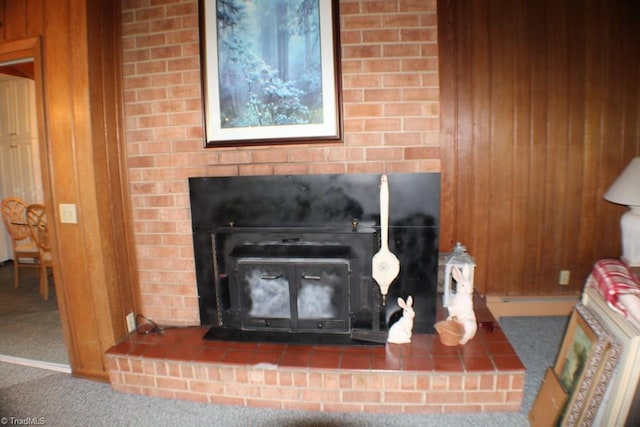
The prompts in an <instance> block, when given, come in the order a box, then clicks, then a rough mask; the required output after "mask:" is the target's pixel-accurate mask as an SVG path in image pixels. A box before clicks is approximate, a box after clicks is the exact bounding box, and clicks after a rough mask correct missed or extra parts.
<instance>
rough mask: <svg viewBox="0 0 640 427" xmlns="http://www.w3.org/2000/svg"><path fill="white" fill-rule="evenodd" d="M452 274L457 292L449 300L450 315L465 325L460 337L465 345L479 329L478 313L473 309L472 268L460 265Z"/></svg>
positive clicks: (452, 270) (461, 343)
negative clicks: (460, 267)
mask: <svg viewBox="0 0 640 427" xmlns="http://www.w3.org/2000/svg"><path fill="white" fill-rule="evenodd" d="M451 275H452V276H453V278H454V279H456V282H457V285H456V293H455V295H453V298H452V299H451V301H450V302H449V306H448V307H447V308H448V309H449V317H448V318H447V320H450V319H453V320H455V321H457V322H458V323H460V324H462V326H463V327H464V334H463V335H462V338H461V339H460V345H465V344H466V343H467V342H468V341H469V340H470V339H471V338H473V337H474V336H475V335H476V332H477V331H478V324H477V323H476V314H475V313H474V311H473V285H472V284H471V277H470V276H471V270H470V269H469V268H464V267H463V268H462V271H461V270H460V269H459V268H458V267H455V266H454V267H453V268H452V269H451Z"/></svg>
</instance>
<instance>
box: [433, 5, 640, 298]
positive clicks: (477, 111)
mask: <svg viewBox="0 0 640 427" xmlns="http://www.w3.org/2000/svg"><path fill="white" fill-rule="evenodd" d="M444 8H453V9H454V10H447V11H442V12H441V13H440V15H441V16H445V15H447V16H455V18H456V26H455V31H456V33H455V34H449V33H447V31H452V30H453V29H454V27H453V26H451V25H449V26H442V27H441V29H440V31H441V34H442V36H441V38H444V39H446V40H448V41H450V45H451V46H441V49H440V61H441V64H442V67H443V69H444V68H446V69H451V68H453V69H455V72H453V73H441V81H442V83H441V106H442V109H443V111H453V112H454V114H449V115H445V114H443V115H442V122H443V126H442V127H443V129H444V128H447V129H448V128H451V129H452V134H453V135H454V136H453V138H454V141H453V143H452V144H450V145H449V146H444V145H443V148H442V150H443V151H446V150H449V149H450V150H453V152H452V154H451V155H450V156H448V157H446V156H443V174H444V175H445V177H446V178H445V182H446V180H447V179H450V180H451V181H452V182H453V183H455V185H453V187H452V188H453V189H454V194H452V195H451V196H452V198H453V200H454V208H453V210H454V213H453V214H454V217H455V220H454V221H453V223H454V224H455V225H454V227H453V236H454V239H455V240H460V241H462V242H463V243H465V244H466V245H467V246H468V248H469V250H470V252H471V253H472V254H473V255H474V256H475V257H476V260H477V262H478V266H477V273H476V282H477V285H478V289H479V290H480V291H481V292H483V293H484V292H486V293H493V294H508V295H535V294H563V293H577V292H580V291H581V289H582V286H583V284H584V279H585V278H586V276H587V274H588V273H589V270H590V268H591V266H592V265H593V262H595V261H596V260H597V259H598V258H602V257H608V256H618V255H619V254H620V238H619V217H620V215H621V213H622V212H624V209H625V208H621V207H619V206H615V205H612V204H610V203H608V202H606V201H604V200H603V198H602V195H603V194H604V192H605V191H606V190H607V188H608V187H609V185H610V184H611V183H612V182H613V180H614V179H615V177H616V176H617V175H618V174H619V173H620V171H621V170H622V169H623V168H624V167H625V166H626V164H627V163H628V162H629V161H630V159H631V158H632V157H633V156H635V155H638V154H639V153H640V152H639V150H638V146H639V144H638V124H637V123H638V115H639V110H640V91H639V83H638V81H639V80H640V79H639V78H638V76H639V69H640V65H639V56H638V48H637V46H638V41H639V37H640V36H639V34H640V25H639V24H640V12H639V10H640V7H639V6H638V2H635V1H632V0H616V1H613V2H610V1H605V0H587V1H583V0H561V1H556V0H547V1H543V2H541V1H539V0H527V1H521V2H511V1H504V0H477V1H473V2H468V1H465V0H458V1H451V2H446V3H444V4H443V5H441V6H440V9H444ZM449 48H450V49H449ZM447 67H448V68H447ZM448 79H454V80H455V81H454V82H451V83H450V82H448V81H447V80H448ZM444 142H446V141H445V140H443V143H444ZM447 158H449V159H451V160H450V163H454V164H455V167H452V168H451V169H450V170H449V166H450V164H449V163H447V161H446V159H447ZM449 173H451V174H452V175H453V177H448V176H447V175H448V174H449ZM444 221H445V219H443V222H444ZM560 270H570V271H571V273H572V275H571V276H572V280H571V283H570V285H569V286H559V285H558V283H557V281H558V276H559V271H560Z"/></svg>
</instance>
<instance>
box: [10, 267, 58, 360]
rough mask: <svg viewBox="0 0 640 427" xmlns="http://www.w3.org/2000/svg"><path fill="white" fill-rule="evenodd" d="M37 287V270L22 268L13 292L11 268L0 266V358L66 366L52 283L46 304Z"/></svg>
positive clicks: (50, 283)
mask: <svg viewBox="0 0 640 427" xmlns="http://www.w3.org/2000/svg"><path fill="white" fill-rule="evenodd" d="M39 283H40V282H39V270H38V269H30V268H29V269H24V268H23V269H21V270H20V284H19V286H18V288H14V285H13V265H12V264H11V262H7V263H4V264H3V265H1V266H0V355H3V356H9V357H17V358H23V359H30V360H37V361H44V362H50V363H57V364H66V365H68V364H69V357H68V355H67V349H66V346H65V344H64V336H63V334H62V324H61V321H60V312H59V311H58V304H57V301H56V295H55V291H54V290H53V280H52V278H51V276H49V286H50V288H49V299H48V300H47V301H44V299H43V298H42V295H41V294H40V292H39Z"/></svg>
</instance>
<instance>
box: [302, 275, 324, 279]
mask: <svg viewBox="0 0 640 427" xmlns="http://www.w3.org/2000/svg"><path fill="white" fill-rule="evenodd" d="M302 278H303V279H306V280H320V276H309V275H308V274H303V275H302Z"/></svg>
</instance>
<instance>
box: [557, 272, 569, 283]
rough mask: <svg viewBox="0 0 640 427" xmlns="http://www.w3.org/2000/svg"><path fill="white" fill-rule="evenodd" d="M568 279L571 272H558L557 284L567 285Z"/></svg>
mask: <svg viewBox="0 0 640 427" xmlns="http://www.w3.org/2000/svg"><path fill="white" fill-rule="evenodd" d="M570 277H571V272H570V271H569V270H560V278H559V279H558V284H559V285H562V286H565V285H568V284H569V278H570Z"/></svg>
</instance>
